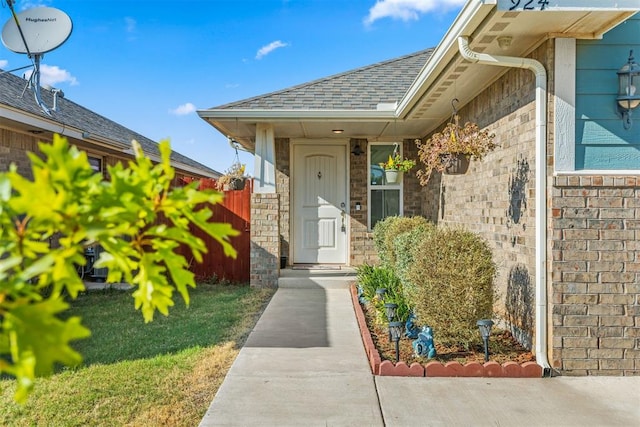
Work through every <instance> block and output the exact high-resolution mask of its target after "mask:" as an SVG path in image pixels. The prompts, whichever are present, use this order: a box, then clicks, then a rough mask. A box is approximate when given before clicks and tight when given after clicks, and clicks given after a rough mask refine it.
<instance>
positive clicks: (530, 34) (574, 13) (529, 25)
mask: <svg viewBox="0 0 640 427" xmlns="http://www.w3.org/2000/svg"><path fill="white" fill-rule="evenodd" d="M496 2H497V6H496ZM548 3H549V5H551V7H553V8H555V9H549V10H526V11H525V10H522V9H523V7H524V6H525V5H527V4H530V5H533V4H535V5H537V7H538V8H539V7H541V6H540V2H539V1H538V0H533V1H531V0H486V1H482V0H470V1H468V2H467V4H466V5H465V7H464V8H463V10H462V11H461V12H460V14H459V15H458V17H457V18H456V20H455V21H454V23H453V24H452V25H451V27H450V28H449V32H448V33H447V34H446V35H445V37H444V38H443V40H442V42H441V43H440V45H438V47H437V48H436V50H435V52H434V53H433V55H432V56H431V58H430V59H429V61H427V64H426V65H425V67H424V68H423V70H422V72H421V73H420V75H418V77H417V78H416V81H415V82H414V84H413V86H412V87H411V89H410V90H409V92H408V93H407V96H406V97H405V98H404V99H403V100H402V101H401V102H400V105H399V108H398V116H399V117H400V118H401V119H404V120H409V121H411V120H421V121H423V122H424V123H425V125H426V128H425V130H426V131H431V130H433V129H434V128H435V127H436V126H438V125H439V124H441V123H442V122H443V121H444V120H446V119H447V118H448V117H449V116H450V115H451V112H452V108H451V100H452V99H454V98H457V99H459V100H460V103H459V104H458V106H459V107H461V106H463V105H464V104H466V103H467V102H469V101H470V100H471V99H473V98H474V97H475V96H477V95H478V94H479V93H480V92H481V91H482V90H484V89H485V88H486V87H487V86H488V85H490V84H491V83H492V82H493V81H495V80H496V79H497V78H498V77H499V76H500V75H501V74H502V73H504V72H506V70H505V69H504V68H502V67H491V66H487V65H480V64H471V63H469V62H467V61H465V60H463V59H462V58H461V56H460V55H459V53H458V41H457V39H458V37H459V36H468V37H470V39H471V47H472V49H473V50H474V51H476V52H483V53H488V54H494V55H503V56H526V55H527V54H529V53H531V52H532V51H533V50H534V49H535V48H536V47H538V46H539V45H540V44H541V43H542V42H544V41H545V40H547V39H550V38H576V39H598V38H601V37H602V35H603V34H604V33H606V32H607V31H609V30H610V29H612V28H614V27H616V26H617V25H619V24H620V23H622V22H623V21H625V20H626V19H628V18H629V17H630V16H632V15H633V14H635V13H636V12H637V11H638V10H640V0H617V1H613V0H605V1H601V0H582V2H580V1H579V0H565V1H563V0H549V2H548ZM579 3H582V4H583V6H582V7H579V6H577V5H578V4H579ZM506 4H508V5H509V7H511V6H513V4H517V5H518V7H517V8H514V10H508V8H507V10H501V8H502V9H504V7H503V6H502V5H506ZM612 4H618V5H620V7H613V6H612ZM558 5H560V6H558ZM563 5H564V6H563ZM558 7H563V8H561V9H559V8H558ZM487 8H489V10H488V9H487ZM479 17H480V18H481V19H480V20H479V19H478V18H479ZM504 36H508V37H510V38H511V44H510V45H509V46H508V47H503V48H501V47H500V46H498V38H499V37H504Z"/></svg>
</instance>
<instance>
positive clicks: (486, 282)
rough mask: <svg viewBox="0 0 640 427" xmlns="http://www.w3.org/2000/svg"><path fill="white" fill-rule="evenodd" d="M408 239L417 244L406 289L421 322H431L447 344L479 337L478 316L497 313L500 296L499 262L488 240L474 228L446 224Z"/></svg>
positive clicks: (408, 270)
mask: <svg viewBox="0 0 640 427" xmlns="http://www.w3.org/2000/svg"><path fill="white" fill-rule="evenodd" d="M406 239H407V241H410V242H411V245H412V246H411V249H410V250H411V254H410V257H411V258H410V261H411V262H410V263H409V264H407V265H406V266H405V268H406V277H407V280H408V282H407V283H408V286H406V287H405V293H406V296H407V298H408V300H409V303H410V305H411V307H412V308H413V310H414V313H415V314H416V316H417V318H418V322H419V323H420V324H422V325H429V326H431V327H432V328H433V329H434V334H435V336H436V339H437V341H438V342H439V343H441V344H443V345H462V346H463V347H466V348H469V347H470V345H471V344H472V343H477V342H478V341H479V339H480V338H479V335H478V330H477V326H476V321H477V320H478V319H484V318H492V317H493V303H494V301H495V291H494V288H493V279H494V277H495V273H496V267H495V264H494V263H493V260H492V254H491V250H490V248H489V247H488V245H487V243H486V242H485V241H484V240H483V239H481V238H480V237H479V236H477V235H476V234H474V233H471V232H469V231H465V230H459V229H446V228H437V229H433V230H432V231H431V232H426V233H425V232H423V233H420V234H419V233H418V232H416V234H415V235H413V236H411V235H410V236H407V237H406ZM411 239H413V240H411ZM408 259H409V258H407V257H406V256H404V257H403V258H402V260H403V262H405V263H406V262H407V260H408Z"/></svg>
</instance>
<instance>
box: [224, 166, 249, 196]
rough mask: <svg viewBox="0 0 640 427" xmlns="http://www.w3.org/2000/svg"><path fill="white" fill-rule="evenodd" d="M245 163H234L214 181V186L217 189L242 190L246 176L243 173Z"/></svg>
mask: <svg viewBox="0 0 640 427" xmlns="http://www.w3.org/2000/svg"><path fill="white" fill-rule="evenodd" d="M244 171H245V165H244V164H243V163H234V164H233V165H231V167H230V168H229V169H227V170H226V171H225V173H224V175H222V176H221V177H220V178H218V181H217V182H216V188H217V189H218V190H242V189H244V185H245V183H246V181H247V176H246V175H245V174H244Z"/></svg>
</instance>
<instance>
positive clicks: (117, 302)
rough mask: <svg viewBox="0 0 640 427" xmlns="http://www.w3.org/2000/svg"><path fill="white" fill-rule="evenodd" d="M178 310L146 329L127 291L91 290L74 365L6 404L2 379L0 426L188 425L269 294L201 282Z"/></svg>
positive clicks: (78, 311) (84, 299)
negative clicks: (85, 333)
mask: <svg viewBox="0 0 640 427" xmlns="http://www.w3.org/2000/svg"><path fill="white" fill-rule="evenodd" d="M190 293H191V304H190V306H189V307H185V304H184V302H183V301H182V299H181V297H180V296H179V295H177V294H176V298H177V301H176V305H175V306H174V307H172V308H171V310H170V315H169V317H165V316H162V315H159V314H157V315H156V317H155V320H154V321H153V322H151V323H148V324H145V323H144V321H143V319H142V315H141V314H140V312H139V311H136V310H135V309H134V307H133V299H132V297H131V292H130V291H116V290H105V291H91V292H89V293H88V294H86V295H81V296H80V297H79V298H78V299H77V300H76V301H73V302H72V310H70V311H71V312H70V315H79V316H81V317H82V318H83V323H84V324H85V325H86V326H87V327H88V328H89V329H91V331H92V336H91V338H89V339H86V340H83V341H78V342H77V344H76V345H75V347H76V348H77V350H78V351H79V352H80V353H82V355H83V356H84V359H85V360H84V364H83V365H82V366H81V367H79V368H76V369H63V368H61V369H60V370H59V372H58V373H56V374H54V375H53V376H51V377H49V378H43V379H39V380H38V382H37V383H36V388H35V391H34V392H33V394H32V395H31V396H30V398H29V401H28V402H27V403H26V404H25V405H23V406H20V405H18V404H16V403H14V402H13V393H14V385H13V382H12V381H11V380H0V408H1V410H0V425H3V426H4V425H11V426H28V425H29V426H30V425H38V426H87V425H92V426H114V425H118V426H119V425H133V426H135V425H139V426H158V425H163V426H194V425H197V424H198V423H199V422H200V419H201V418H202V416H203V415H204V413H205V411H206V410H207V408H208V406H209V404H210V403H211V400H212V399H213V396H214V395H215V392H216V391H217V389H218V387H219V386H220V384H221V383H222V380H223V379H224V376H225V375H226V372H227V370H228V369H229V367H230V366H231V363H232V362H233V360H234V358H235V356H236V355H237V353H238V351H239V347H240V346H241V345H242V343H243V342H244V340H245V339H246V336H247V335H248V333H249V331H250V330H251V328H252V327H253V325H254V324H255V321H256V320H257V317H258V315H259V314H260V313H261V312H262V310H263V308H264V306H265V304H266V302H267V301H268V300H269V298H270V297H271V295H273V291H269V290H258V289H251V288H249V287H248V286H222V285H209V284H202V285H199V286H198V287H197V288H196V289H193V290H191V292H190Z"/></svg>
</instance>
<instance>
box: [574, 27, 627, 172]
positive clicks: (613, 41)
mask: <svg viewBox="0 0 640 427" xmlns="http://www.w3.org/2000/svg"><path fill="white" fill-rule="evenodd" d="M631 49H633V51H634V56H635V58H636V62H640V15H635V16H634V17H632V18H631V19H629V20H627V21H626V22H625V23H623V24H621V25H619V26H618V27H616V28H614V29H613V30H611V31H610V32H608V33H607V34H605V35H604V37H603V39H602V40H578V41H577V42H576V165H575V166H576V170H581V169H613V170H622V169H637V170H640V109H637V110H636V111H634V115H632V117H633V118H634V119H635V120H634V124H633V126H632V127H631V129H628V130H626V129H624V127H623V126H622V120H621V119H620V115H619V113H618V108H617V106H616V101H615V98H616V96H617V93H618V75H617V74H616V72H617V71H618V70H619V69H620V67H622V65H623V64H624V63H625V62H626V60H627V58H628V57H629V50H631ZM634 116H635V117H634Z"/></svg>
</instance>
